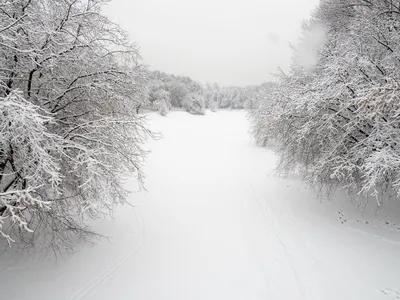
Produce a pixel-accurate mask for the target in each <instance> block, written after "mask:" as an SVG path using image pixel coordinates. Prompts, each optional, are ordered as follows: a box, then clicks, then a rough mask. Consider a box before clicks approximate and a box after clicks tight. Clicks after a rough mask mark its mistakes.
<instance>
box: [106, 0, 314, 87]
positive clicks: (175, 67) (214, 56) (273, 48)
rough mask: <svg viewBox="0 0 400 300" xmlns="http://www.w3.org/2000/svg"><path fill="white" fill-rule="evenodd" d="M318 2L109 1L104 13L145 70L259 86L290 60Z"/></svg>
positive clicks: (224, 0) (230, 0)
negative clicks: (135, 50) (138, 53)
mask: <svg viewBox="0 0 400 300" xmlns="http://www.w3.org/2000/svg"><path fill="white" fill-rule="evenodd" d="M317 3H318V0H112V1H111V3H110V4H109V5H108V6H107V7H106V9H105V12H106V13H107V14H108V15H109V16H110V17H111V18H112V20H113V21H115V22H117V23H118V24H120V25H121V26H122V27H123V28H124V29H125V30H126V31H128V32H129V33H130V35H131V38H132V39H133V40H134V41H136V42H137V43H138V45H139V46H140V50H141V54H142V56H143V58H144V61H145V63H146V64H148V65H150V67H151V69H157V70H160V71H164V72H168V73H173V74H177V75H187V76H190V77H192V78H193V79H195V80H199V81H201V82H203V83H205V82H217V83H219V84H221V85H241V86H243V85H248V84H259V83H261V82H264V81H268V80H270V79H271V78H272V77H271V73H273V72H275V71H276V69H277V67H279V66H281V67H282V68H283V69H287V67H288V66H289V64H290V60H291V50H290V49H289V43H292V44H296V43H297V41H298V38H299V35H300V26H301V22H302V21H303V20H304V19H307V18H308V17H309V15H310V13H311V11H312V10H313V9H314V8H315V6H316V5H317Z"/></svg>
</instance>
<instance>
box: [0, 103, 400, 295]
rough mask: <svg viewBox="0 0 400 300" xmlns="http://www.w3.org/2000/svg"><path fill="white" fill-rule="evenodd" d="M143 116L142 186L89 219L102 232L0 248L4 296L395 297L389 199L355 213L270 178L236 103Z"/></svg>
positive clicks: (396, 259) (399, 258)
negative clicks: (68, 243) (69, 250)
mask: <svg viewBox="0 0 400 300" xmlns="http://www.w3.org/2000/svg"><path fill="white" fill-rule="evenodd" d="M149 123H150V126H151V127H152V128H153V129H154V130H156V131H158V132H161V133H162V135H163V138H162V139H161V140H158V141H151V142H150V143H149V145H148V147H149V148H150V149H151V150H152V152H151V154H150V155H149V158H148V162H147V165H146V170H145V171H146V174H147V178H146V188H147V192H145V191H142V192H137V193H134V194H133V195H132V197H131V198H132V199H131V204H132V207H130V206H124V207H123V208H120V209H118V211H117V212H116V213H115V216H114V219H112V220H103V221H99V222H95V224H94V226H95V228H96V229H97V230H99V231H100V232H102V233H103V234H105V235H106V236H108V237H109V239H108V240H102V241H99V242H97V243H96V244H95V245H93V246H87V245H80V249H78V251H77V252H76V253H75V254H73V255H64V256H62V257H60V258H58V260H54V259H52V258H50V257H48V256H44V255H43V254H42V253H36V254H35V256H34V258H32V257H31V256H28V255H26V254H22V253H19V254H17V253H15V252H6V253H4V254H2V256H1V257H0V286H1V287H2V289H1V290H2V292H1V294H2V296H1V299H8V300H9V299H29V300H36V299H61V300H62V299H87V300H91V299H100V300H101V299H137V300H150V299H151V300H159V299H160V300H161V299H163V300H164V299H171V300H187V299H190V300H196V299H208V300H212V299H216V300H222V299H229V300H235V299H238V300H239V299H240V300H243V299H277V300H278V299H290V300H294V299H299V300H300V299H315V300H321V299H332V300H333V299H335V300H337V299H341V300H346V299H349V300H350V299H363V300H369V299H399V298H400V281H399V275H400V255H399V253H400V235H399V232H400V230H399V228H398V227H399V226H397V225H396V224H397V223H396V221H397V220H396V218H395V217H394V216H393V215H390V214H389V212H390V213H393V210H394V209H395V205H394V204H393V208H392V209H388V212H386V213H385V212H381V214H380V215H379V216H376V215H371V214H368V211H366V212H365V213H364V214H361V213H357V212H356V211H355V209H353V208H352V207H350V206H349V205H346V203H345V202H344V201H343V199H342V198H343V196H341V195H338V196H337V199H335V201H333V202H331V203H330V202H326V201H322V202H321V200H320V199H318V197H317V196H316V194H315V192H314V191H312V190H310V189H308V188H307V187H306V186H305V185H304V184H303V183H302V182H301V181H300V180H299V179H298V178H295V177H290V178H282V177H278V176H276V175H275V174H274V167H275V164H276V158H275V155H274V154H273V152H272V151H271V150H269V149H264V148H259V147H257V146H255V145H254V143H253V141H252V139H251V138H250V136H249V134H248V122H247V119H246V113H245V112H243V111H219V112H217V113H210V112H208V113H207V115H205V116H192V115H190V114H188V113H185V112H171V113H170V114H169V115H168V116H167V117H161V116H158V115H156V114H150V120H149ZM127 185H128V186H129V187H130V188H131V189H133V190H134V189H136V188H137V187H136V185H135V184H134V181H133V180H132V182H129V183H127ZM388 207H389V208H391V206H390V205H389V206H388ZM385 218H386V219H385ZM386 220H390V222H389V221H386ZM386 222H388V223H386ZM367 223H368V224H367Z"/></svg>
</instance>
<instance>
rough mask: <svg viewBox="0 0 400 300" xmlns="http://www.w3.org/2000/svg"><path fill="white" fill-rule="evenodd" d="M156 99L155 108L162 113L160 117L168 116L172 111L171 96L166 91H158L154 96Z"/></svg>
mask: <svg viewBox="0 0 400 300" xmlns="http://www.w3.org/2000/svg"><path fill="white" fill-rule="evenodd" d="M154 98H155V101H154V106H155V108H156V109H157V111H158V112H159V113H160V115H162V116H166V115H167V113H168V111H169V110H170V109H171V99H170V96H169V92H167V91H166V90H158V91H157V92H156V93H155V94H154Z"/></svg>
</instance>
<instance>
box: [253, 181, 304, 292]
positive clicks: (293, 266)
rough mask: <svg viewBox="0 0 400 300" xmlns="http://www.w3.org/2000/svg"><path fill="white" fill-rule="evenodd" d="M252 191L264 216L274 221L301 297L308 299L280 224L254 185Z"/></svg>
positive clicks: (278, 238) (275, 230)
mask: <svg viewBox="0 0 400 300" xmlns="http://www.w3.org/2000/svg"><path fill="white" fill-rule="evenodd" d="M252 192H253V196H254V199H255V201H256V202H257V205H258V206H259V208H260V211H261V212H262V214H263V216H264V218H265V219H267V220H269V221H270V222H271V223H272V226H273V228H272V231H271V232H272V234H273V235H274V236H275V238H276V240H277V241H278V242H279V244H280V245H281V246H282V248H283V250H284V252H285V255H286V257H287V260H288V262H289V265H290V268H291V270H292V272H293V274H294V276H295V278H296V283H297V287H298V291H299V294H300V299H304V300H305V299H307V297H306V292H305V288H304V284H303V282H302V280H301V278H300V275H299V273H298V272H297V269H296V267H295V264H294V262H293V257H292V255H291V254H290V252H289V250H288V247H287V246H286V244H285V242H284V241H283V239H282V238H281V236H280V234H279V231H280V230H279V225H278V223H277V222H276V220H275V219H274V218H273V217H272V216H271V214H270V212H269V211H268V209H265V208H264V207H263V206H262V205H261V202H260V200H259V199H258V197H257V195H256V193H255V192H254V187H252Z"/></svg>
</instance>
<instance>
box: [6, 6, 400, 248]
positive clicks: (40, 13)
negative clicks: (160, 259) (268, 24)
mask: <svg viewBox="0 0 400 300" xmlns="http://www.w3.org/2000/svg"><path fill="white" fill-rule="evenodd" d="M105 3H106V1H103V0H89V1H84V0H73V1H50V0H43V1H39V0H13V1H5V2H2V3H1V4H0V76H1V77H0V98H1V101H0V112H1V116H2V118H1V119H0V133H1V135H0V235H1V236H2V238H3V239H4V240H5V241H7V243H8V244H9V245H11V244H12V243H14V242H17V243H21V244H23V245H28V246H34V244H35V240H36V239H37V238H45V240H46V241H47V246H49V247H51V248H53V249H55V250H57V249H59V247H62V248H67V249H72V248H73V247H74V242H73V241H74V239H75V238H76V237H79V238H83V239H87V238H89V237H91V236H98V233H96V232H94V231H92V230H91V228H90V227H89V226H88V223H87V219H88V218H89V219H91V218H92V219H96V218H99V217H101V216H103V215H104V214H106V215H107V214H111V213H112V212H113V210H114V208H115V206H116V205H118V204H123V203H125V202H126V198H127V195H128V194H129V193H128V191H127V190H126V189H125V187H124V184H123V178H125V177H126V176H132V175H133V176H135V177H136V178H137V182H138V183H139V185H140V186H143V183H144V172H143V165H144V162H145V157H146V154H147V150H146V149H145V148H144V145H145V143H146V141H147V140H148V138H153V137H154V133H153V132H152V131H151V130H150V128H149V127H148V126H147V125H146V122H145V114H146V112H147V111H149V110H153V111H158V113H159V114H161V115H162V116H167V115H168V113H169V112H170V110H184V111H187V112H189V113H190V114H196V115H204V114H205V112H206V110H208V111H210V113H212V112H215V111H217V110H218V109H230V110H242V109H243V110H246V111H248V112H249V119H250V121H251V134H252V136H253V137H254V139H255V141H256V143H257V144H258V145H261V146H264V147H273V148H274V150H275V151H276V153H277V155H278V157H279V163H278V166H277V169H278V171H279V172H281V173H283V174H290V173H296V174H300V175H301V177H302V178H303V179H304V180H305V181H306V182H307V183H308V184H310V185H311V186H313V187H314V188H315V189H316V190H317V191H319V192H320V193H322V194H324V195H328V196H329V195H330V194H331V193H332V192H334V191H336V190H338V189H339V190H345V191H346V192H347V193H348V195H349V199H350V201H352V202H354V203H355V204H356V205H358V206H360V207H364V206H365V205H367V203H368V202H369V200H370V199H373V200H374V201H376V203H377V204H378V207H383V206H384V204H385V203H386V202H388V201H390V200H391V199H393V198H398V196H399V193H400V144H399V140H400V130H399V126H400V121H399V120H400V105H399V103H400V101H399V89H400V86H399V82H400V72H399V70H400V68H399V66H400V56H399V53H400V48H399V47H400V46H399V45H400V43H399V42H400V35H399V30H400V6H399V5H400V4H398V3H397V2H396V1H389V0H358V1H353V2H351V3H350V2H349V1H348V0H323V1H321V2H320V4H319V6H318V7H317V9H316V10H315V11H314V12H313V14H312V16H311V18H310V19H309V20H308V21H306V22H305V23H304V25H303V28H302V39H301V42H300V44H299V46H298V47H297V48H296V47H294V49H293V60H292V64H291V67H290V69H289V70H287V71H283V70H277V74H276V76H275V77H276V80H275V81H267V82H265V83H263V84H258V85H257V84H255V85H252V86H244V87H239V86H226V87H224V86H220V85H218V84H217V83H207V84H202V83H200V82H198V81H195V80H194V79H192V78H190V77H187V76H179V75H173V74H167V73H164V72H161V71H154V70H150V69H149V68H148V66H147V65H146V64H145V62H144V61H143V60H142V58H141V56H140V54H139V51H138V47H137V45H135V44H134V43H132V42H131V41H130V39H129V37H128V35H127V34H126V32H125V31H124V30H123V29H121V28H120V27H119V26H118V25H117V24H115V23H113V22H112V21H110V20H109V19H108V18H107V17H106V16H105V15H104V14H103V13H102V7H103V6H104V4H105ZM305 52H306V55H304V53H305ZM142 112H144V113H142Z"/></svg>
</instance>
